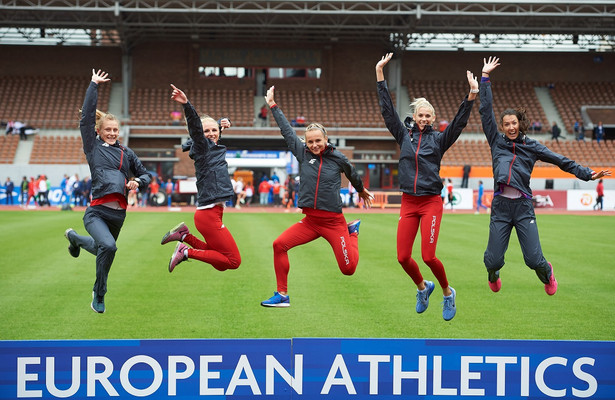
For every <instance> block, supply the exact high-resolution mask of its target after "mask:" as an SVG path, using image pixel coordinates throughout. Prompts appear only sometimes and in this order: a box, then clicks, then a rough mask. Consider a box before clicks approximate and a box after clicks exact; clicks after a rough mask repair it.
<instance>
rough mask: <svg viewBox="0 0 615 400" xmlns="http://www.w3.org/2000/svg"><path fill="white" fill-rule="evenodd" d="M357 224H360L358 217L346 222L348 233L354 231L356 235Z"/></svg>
mask: <svg viewBox="0 0 615 400" xmlns="http://www.w3.org/2000/svg"><path fill="white" fill-rule="evenodd" d="M359 225H361V220H360V219H355V220H354V221H352V222H349V223H348V233H349V234H353V233H356V234H357V235H358V234H359Z"/></svg>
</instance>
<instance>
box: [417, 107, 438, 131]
mask: <svg viewBox="0 0 615 400" xmlns="http://www.w3.org/2000/svg"><path fill="white" fill-rule="evenodd" d="M413 119H414V122H415V123H416V124H417V125H418V127H419V129H420V130H421V131H422V130H424V129H425V127H426V126H427V125H431V124H433V122H434V121H435V120H436V116H435V115H433V113H432V112H431V109H430V108H429V107H419V108H418V109H417V110H416V111H415V112H414V115H413Z"/></svg>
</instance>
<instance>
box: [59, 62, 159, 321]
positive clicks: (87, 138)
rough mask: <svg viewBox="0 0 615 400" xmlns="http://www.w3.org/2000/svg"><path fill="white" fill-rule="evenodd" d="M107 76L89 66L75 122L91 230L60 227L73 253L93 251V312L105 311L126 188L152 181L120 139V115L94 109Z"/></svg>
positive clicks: (142, 186) (86, 221)
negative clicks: (88, 180) (86, 170)
mask: <svg viewBox="0 0 615 400" xmlns="http://www.w3.org/2000/svg"><path fill="white" fill-rule="evenodd" d="M109 80H110V78H108V73H106V72H103V71H101V70H98V71H95V70H92V80H91V82H90V86H89V87H88V89H87V91H86V94H85V100H84V102H83V107H82V109H81V121H80V123H79V128H80V130H81V139H82V141H83V152H84V153H85V157H86V159H87V161H88V165H89V167H90V174H91V176H92V201H91V203H90V206H89V207H88V208H87V209H86V210H85V214H84V215H83V224H84V226H85V229H86V231H87V232H88V233H89V234H90V236H81V235H78V234H77V233H76V232H75V231H74V230H73V229H72V228H69V229H67V230H66V232H65V233H64V236H66V239H68V241H69V243H70V244H69V246H68V251H69V253H70V255H71V256H73V257H79V253H80V250H81V248H83V249H85V250H86V251H88V252H89V253H91V254H94V255H95V256H96V281H95V282H94V290H93V292H92V303H91V305H90V306H91V308H92V310H94V311H95V312H97V313H104V312H105V301H104V298H105V294H106V293H107V278H108V276H109V270H110V269H111V264H112V263H113V259H114V258H115V253H116V251H117V247H116V241H117V238H118V236H119V234H120V230H121V228H122V225H123V224H124V219H125V218H126V208H127V207H128V201H127V195H128V192H129V191H131V190H136V189H137V188H138V189H141V190H143V189H145V188H146V187H147V185H148V184H149V183H150V181H151V176H150V174H149V173H148V172H147V170H146V169H145V167H144V166H143V164H142V163H141V161H140V160H139V158H138V157H137V156H136V154H135V153H134V152H133V151H132V150H131V149H129V148H128V147H125V146H123V145H122V144H121V143H120V141H119V136H120V123H119V121H118V119H117V118H116V117H115V116H114V115H112V114H109V113H104V112H102V111H100V110H97V109H96V104H97V102H98V86H99V85H100V84H102V83H104V82H108V81H109Z"/></svg>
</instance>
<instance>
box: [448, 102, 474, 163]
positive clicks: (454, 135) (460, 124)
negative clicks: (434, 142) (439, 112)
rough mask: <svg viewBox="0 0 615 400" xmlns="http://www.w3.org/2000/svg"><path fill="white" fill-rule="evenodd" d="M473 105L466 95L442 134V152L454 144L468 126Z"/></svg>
mask: <svg viewBox="0 0 615 400" xmlns="http://www.w3.org/2000/svg"><path fill="white" fill-rule="evenodd" d="M473 105H474V101H469V100H468V96H467V95H466V97H465V98H464V99H463V101H462V102H461V105H460V106H459V110H457V114H455V118H453V120H452V121H451V123H450V124H449V125H448V126H447V127H446V129H445V130H444V132H443V140H442V143H441V145H442V151H443V152H444V151H446V150H447V149H448V148H449V147H451V146H452V145H453V143H455V141H456V140H457V139H458V138H459V135H461V132H462V131H463V129H464V128H465V127H466V125H468V120H469V119H470V113H471V112H472V106H473Z"/></svg>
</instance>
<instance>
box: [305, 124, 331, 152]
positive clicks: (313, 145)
mask: <svg viewBox="0 0 615 400" xmlns="http://www.w3.org/2000/svg"><path fill="white" fill-rule="evenodd" d="M305 144H306V145H307V148H308V150H310V152H311V153H312V154H314V155H316V156H317V155H319V154H320V153H322V152H323V151H324V150H325V148H326V147H327V136H326V135H325V134H324V132H323V131H321V130H320V129H317V128H314V129H310V130H308V131H305Z"/></svg>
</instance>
